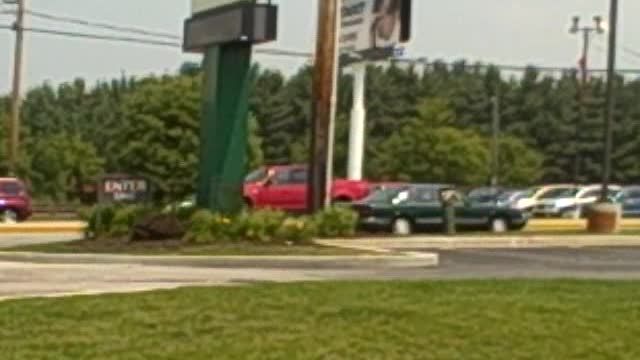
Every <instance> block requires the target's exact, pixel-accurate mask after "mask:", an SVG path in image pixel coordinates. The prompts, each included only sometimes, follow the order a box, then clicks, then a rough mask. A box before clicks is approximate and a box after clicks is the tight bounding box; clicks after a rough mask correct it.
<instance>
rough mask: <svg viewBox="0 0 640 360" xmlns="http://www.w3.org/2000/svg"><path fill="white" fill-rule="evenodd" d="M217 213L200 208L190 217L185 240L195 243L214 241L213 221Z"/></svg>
mask: <svg viewBox="0 0 640 360" xmlns="http://www.w3.org/2000/svg"><path fill="white" fill-rule="evenodd" d="M214 217H215V215H214V214H213V213H212V212H211V211H208V210H198V211H196V212H195V213H194V214H193V215H192V216H191V218H190V220H189V224H188V228H187V233H186V235H185V237H184V240H185V241H186V242H189V243H194V244H206V243H208V242H212V241H213V236H212V234H211V223H212V222H213V219H214Z"/></svg>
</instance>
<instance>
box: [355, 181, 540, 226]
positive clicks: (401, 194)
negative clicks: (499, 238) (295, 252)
mask: <svg viewBox="0 0 640 360" xmlns="http://www.w3.org/2000/svg"><path fill="white" fill-rule="evenodd" d="M445 190H452V188H451V187H449V186H445V185H420V184H414V185H407V186H404V187H401V188H396V189H388V190H381V191H377V192H374V193H373V194H371V195H370V196H369V197H368V198H366V199H364V200H362V201H359V202H356V203H354V204H353V205H352V206H353V209H354V210H355V211H357V212H358V214H359V216H360V226H361V227H362V228H363V229H364V230H373V231H376V230H377V231H390V232H393V233H394V234H397V235H409V234H412V233H414V232H420V231H434V230H436V231H437V230H442V229H443V227H444V208H443V204H442V201H441V193H442V192H443V191H445ZM457 197H458V198H459V199H461V200H460V201H458V202H457V203H456V204H455V213H456V227H457V228H459V229H468V230H491V231H493V232H505V231H508V230H520V229H522V228H524V227H525V226H526V224H527V221H528V218H527V216H526V215H525V214H524V213H523V212H522V211H520V210H515V209H509V208H504V207H498V206H483V205H478V204H474V203H472V202H470V201H468V199H465V198H464V197H463V196H461V195H459V194H458V196H457Z"/></svg>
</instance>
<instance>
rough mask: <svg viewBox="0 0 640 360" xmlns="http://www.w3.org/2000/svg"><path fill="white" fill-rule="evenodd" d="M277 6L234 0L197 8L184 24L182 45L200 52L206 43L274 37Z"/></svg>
mask: <svg viewBox="0 0 640 360" xmlns="http://www.w3.org/2000/svg"><path fill="white" fill-rule="evenodd" d="M277 32H278V7H277V6H275V5H269V4H253V3H251V2H246V1H240V2H238V1H236V2H234V4H233V5H229V6H223V7H220V8H214V9H209V10H206V11H204V12H200V13H198V14H196V15H194V16H192V17H191V18H190V19H187V20H186V21H185V24H184V44H183V48H184V50H185V51H189V52H202V51H203V50H204V49H206V48H207V47H209V46H213V45H221V44H229V43H234V42H244V43H251V44H260V43H264V42H268V41H272V40H275V39H276V36H277Z"/></svg>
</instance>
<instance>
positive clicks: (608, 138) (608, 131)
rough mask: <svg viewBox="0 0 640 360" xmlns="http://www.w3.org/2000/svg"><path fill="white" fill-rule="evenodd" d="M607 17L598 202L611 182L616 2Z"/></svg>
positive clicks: (614, 1)
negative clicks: (606, 53) (605, 92)
mask: <svg viewBox="0 0 640 360" xmlns="http://www.w3.org/2000/svg"><path fill="white" fill-rule="evenodd" d="M610 11H611V13H610V15H609V55H608V60H607V102H606V103H607V108H606V109H605V114H606V115H605V118H606V119H605V136H604V138H605V139H604V140H605V141H604V144H605V146H604V169H603V170H604V171H603V174H602V194H600V200H601V201H602V202H607V201H608V200H609V184H610V182H611V153H612V151H613V125H614V122H615V118H614V117H615V109H616V94H615V82H616V46H617V35H618V0H611V10H610Z"/></svg>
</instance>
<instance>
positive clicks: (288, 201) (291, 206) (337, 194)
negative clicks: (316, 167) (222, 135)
mask: <svg viewBox="0 0 640 360" xmlns="http://www.w3.org/2000/svg"><path fill="white" fill-rule="evenodd" d="M307 176H308V171H307V167H306V166H304V165H286V166H267V167H263V168H260V169H258V170H256V171H254V172H252V173H251V174H249V176H247V178H246V180H245V185H244V198H245V202H246V203H247V205H248V206H249V207H251V208H272V209H281V210H286V211H304V210H306V209H307ZM370 191H371V189H370V185H369V183H368V182H365V181H351V180H335V181H334V182H333V184H332V186H331V198H332V199H333V200H334V201H336V202H353V201H357V200H361V199H363V198H365V197H367V196H368V195H369V193H370Z"/></svg>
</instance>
